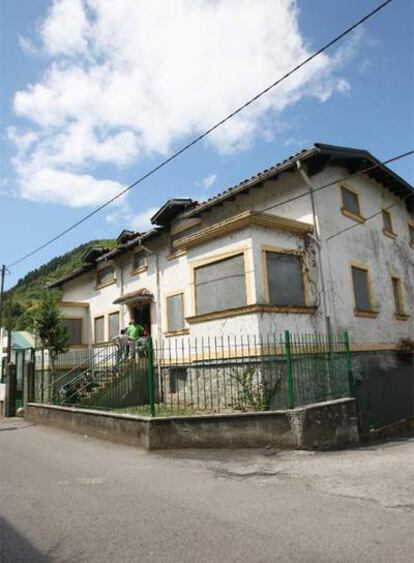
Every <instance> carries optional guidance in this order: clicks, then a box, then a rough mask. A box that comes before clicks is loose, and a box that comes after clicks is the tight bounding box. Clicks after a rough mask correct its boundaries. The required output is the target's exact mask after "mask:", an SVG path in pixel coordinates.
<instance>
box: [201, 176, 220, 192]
mask: <svg viewBox="0 0 414 563" xmlns="http://www.w3.org/2000/svg"><path fill="white" fill-rule="evenodd" d="M216 181H217V174H209V175H208V176H206V177H205V178H203V179H202V180H201V182H197V186H201V187H202V188H204V189H205V190H208V189H210V188H211V187H212V186H213V184H215V183H216Z"/></svg>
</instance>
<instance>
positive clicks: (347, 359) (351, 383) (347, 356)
mask: <svg viewBox="0 0 414 563" xmlns="http://www.w3.org/2000/svg"><path fill="white" fill-rule="evenodd" d="M344 345H345V362H346V370H347V373H348V385H349V391H350V393H351V396H352V397H355V387H354V378H353V375H352V361H351V350H350V347H349V334H348V331H347V330H345V331H344Z"/></svg>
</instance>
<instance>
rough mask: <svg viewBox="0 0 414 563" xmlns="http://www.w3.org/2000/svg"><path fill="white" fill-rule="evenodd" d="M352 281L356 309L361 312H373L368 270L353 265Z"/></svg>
mask: <svg viewBox="0 0 414 563" xmlns="http://www.w3.org/2000/svg"><path fill="white" fill-rule="evenodd" d="M352 282H353V285H354V295H355V309H356V310H357V311H361V312H371V311H372V303H371V296H370V292H369V279H368V270H366V269H363V268H358V267H356V266H352Z"/></svg>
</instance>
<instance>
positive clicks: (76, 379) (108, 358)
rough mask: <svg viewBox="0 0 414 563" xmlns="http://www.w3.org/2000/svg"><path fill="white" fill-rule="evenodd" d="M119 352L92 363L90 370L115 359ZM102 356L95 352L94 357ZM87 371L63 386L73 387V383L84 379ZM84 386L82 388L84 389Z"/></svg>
mask: <svg viewBox="0 0 414 563" xmlns="http://www.w3.org/2000/svg"><path fill="white" fill-rule="evenodd" d="M118 352H119V349H118V348H117V349H115V350H113V351H112V352H111V353H110V354H109V355H105V356H104V357H103V358H102V359H101V360H100V361H98V362H96V363H93V364H92V366H91V369H96V368H97V367H99V366H101V365H102V364H104V363H106V362H108V361H111V360H113V359H114V357H117V354H118ZM99 354H102V351H100V352H97V353H96V354H95V355H94V357H95V356H97V355H99ZM88 371H89V369H86V370H84V371H82V372H81V373H79V374H78V375H77V376H76V377H74V378H73V379H71V380H70V381H68V382H67V383H65V385H73V384H74V383H76V382H77V381H79V380H81V379H82V378H83V377H85V375H86V374H87V373H88ZM86 385H87V383H86V384H85V386H86ZM85 386H84V387H85ZM73 395H74V393H72V395H69V397H72V396H73Z"/></svg>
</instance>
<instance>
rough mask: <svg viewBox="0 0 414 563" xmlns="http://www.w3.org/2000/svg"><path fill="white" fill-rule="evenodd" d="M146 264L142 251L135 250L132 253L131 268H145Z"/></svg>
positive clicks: (145, 257)
mask: <svg viewBox="0 0 414 563" xmlns="http://www.w3.org/2000/svg"><path fill="white" fill-rule="evenodd" d="M146 265H147V256H146V254H144V253H143V252H137V253H136V254H134V258H133V263H132V269H133V270H141V269H142V268H145V267H146Z"/></svg>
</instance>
